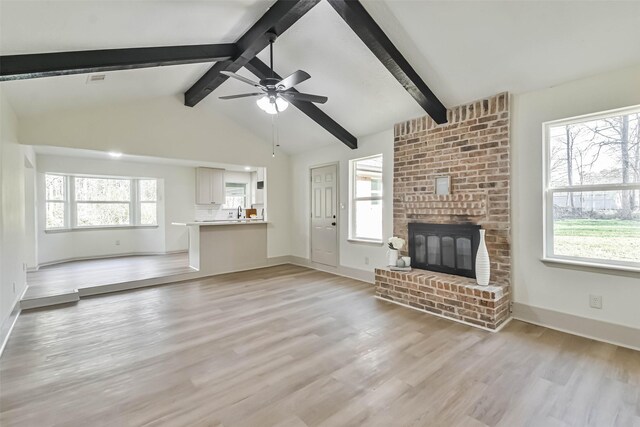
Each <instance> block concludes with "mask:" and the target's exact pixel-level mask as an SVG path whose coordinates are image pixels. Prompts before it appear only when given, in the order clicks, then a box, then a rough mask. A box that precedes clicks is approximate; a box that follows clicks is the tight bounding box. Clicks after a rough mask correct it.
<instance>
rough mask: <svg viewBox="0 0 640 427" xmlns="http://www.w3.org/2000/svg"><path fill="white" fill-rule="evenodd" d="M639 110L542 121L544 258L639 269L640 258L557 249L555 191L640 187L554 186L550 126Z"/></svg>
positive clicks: (638, 185) (635, 186) (635, 185)
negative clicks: (558, 251)
mask: <svg viewBox="0 0 640 427" xmlns="http://www.w3.org/2000/svg"><path fill="white" fill-rule="evenodd" d="M634 113H640V105H634V106H631V107H624V108H618V109H614V110H608V111H602V112H597V113H591V114H585V115H581V116H574V117H570V118H566V119H559V120H552V121H547V122H544V123H542V139H543V141H542V168H543V169H542V227H543V239H542V240H543V242H542V251H543V253H542V261H544V262H551V263H559V264H568V265H573V266H578V267H581V266H582V267H592V268H602V269H612V270H623V271H632V272H640V262H632V261H620V260H607V259H602V258H587V257H574V256H567V255H557V254H555V253H554V237H555V235H554V221H553V196H554V194H555V193H580V192H596V191H621V190H640V182H638V183H619V184H589V185H580V184H575V185H571V186H568V185H565V186H557V187H554V186H552V184H551V167H550V160H551V158H550V157H551V131H550V130H551V128H552V127H558V126H566V125H571V124H578V123H584V122H588V121H592V120H598V119H604V118H610V117H618V116H622V115H628V114H634Z"/></svg>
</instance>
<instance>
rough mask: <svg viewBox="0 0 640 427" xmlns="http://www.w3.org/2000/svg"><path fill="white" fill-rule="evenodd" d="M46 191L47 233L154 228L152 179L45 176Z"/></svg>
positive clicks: (155, 202)
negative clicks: (136, 227) (104, 228)
mask: <svg viewBox="0 0 640 427" xmlns="http://www.w3.org/2000/svg"><path fill="white" fill-rule="evenodd" d="M45 192H46V214H45V215H46V229H47V230H55V229H76V228H96V227H127V226H141V225H157V180H155V179H132V178H120V177H118V178H113V177H108V178H107V177H94V176H73V175H55V174H46V175H45ZM67 195H68V196H67Z"/></svg>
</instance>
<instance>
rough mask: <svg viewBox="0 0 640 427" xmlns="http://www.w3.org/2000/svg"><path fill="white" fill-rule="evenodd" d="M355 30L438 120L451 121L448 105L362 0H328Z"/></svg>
mask: <svg viewBox="0 0 640 427" xmlns="http://www.w3.org/2000/svg"><path fill="white" fill-rule="evenodd" d="M328 1H329V4H330V5H331V6H332V7H333V8H334V9H335V11H336V12H338V14H339V15H340V16H341V17H342V19H343V20H344V21H345V22H346V23H347V25H349V27H351V29H352V30H353V32H354V33H356V35H357V36H358V37H359V38H360V40H362V41H363V42H364V44H365V45H367V47H368V48H369V50H371V52H372V53H373V54H374V55H375V56H376V57H377V58H378V59H379V60H380V62H382V64H383V65H384V66H385V67H386V68H387V69H388V70H389V71H390V72H391V74H393V76H394V77H395V78H396V79H397V80H398V82H399V83H400V84H401V85H402V87H404V88H405V89H406V90H407V92H409V93H410V94H411V96H412V97H413V98H414V99H415V100H416V101H417V102H418V104H420V106H421V107H422V108H423V109H424V110H425V111H426V112H427V114H429V116H431V118H432V119H433V120H435V121H436V123H439V124H442V123H446V122H447V108H446V107H445V106H444V105H443V104H442V102H440V100H439V99H438V98H437V97H436V95H435V94H434V93H433V92H432V91H431V89H429V87H428V86H427V84H426V83H425V82H424V81H423V80H422V78H420V76H419V75H418V73H417V72H416V71H415V70H414V69H413V67H412V66H411V65H410V64H409V62H408V61H407V60H406V59H405V58H404V56H402V54H401V53H400V51H399V50H398V49H397V48H396V47H395V45H394V44H393V43H392V42H391V40H389V37H387V35H386V34H385V33H384V31H383V30H382V28H380V26H379V25H378V24H377V23H376V21H375V20H374V19H373V17H371V15H369V13H368V12H367V11H366V9H365V8H364V6H363V5H362V4H361V3H360V2H359V1H358V0H328Z"/></svg>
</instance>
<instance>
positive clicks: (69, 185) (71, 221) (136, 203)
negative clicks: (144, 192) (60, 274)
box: [44, 172, 160, 233]
mask: <svg viewBox="0 0 640 427" xmlns="http://www.w3.org/2000/svg"><path fill="white" fill-rule="evenodd" d="M44 175H45V176H46V175H57V176H62V177H64V179H65V199H64V204H65V207H64V227H56V228H46V217H45V229H44V232H45V233H61V232H62V233H64V232H69V231H81V230H114V229H131V228H158V226H159V225H158V223H157V221H158V200H159V196H158V191H159V190H160V182H159V179H158V178H147V177H135V178H134V177H126V176H109V175H85V174H64V173H57V172H45V173H44ZM75 178H95V179H117V180H128V181H129V182H130V184H129V185H130V189H131V197H130V199H129V201H128V202H127V201H126V200H123V201H111V200H110V201H101V200H96V201H94V200H80V201H78V200H76V194H75ZM145 180H154V181H156V199H155V201H152V200H145V201H142V200H140V194H139V193H140V181H145ZM44 191H45V194H46V191H47V189H46V180H45V189H44ZM48 201H49V200H45V206H46V203H47V202H48ZM51 201H52V202H59V201H58V200H51ZM78 203H91V204H125V203H126V204H128V205H129V224H116V225H86V226H82V225H77V209H78V208H77V206H78ZM142 203H155V204H156V224H141V219H142V218H141V212H140V211H141V209H139V207H140V205H141V204H142ZM45 216H46V209H45Z"/></svg>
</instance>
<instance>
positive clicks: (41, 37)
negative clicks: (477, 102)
mask: <svg viewBox="0 0 640 427" xmlns="http://www.w3.org/2000/svg"><path fill="white" fill-rule="evenodd" d="M272 4H273V1H260V0H229V1H219V0H218V1H178V0H176V1H155V0H145V1H133V2H113V1H104V0H80V1H78V0H73V1H71V0H69V1H68V0H59V1H23V0H18V1H11V0H0V28H1V29H0V53H1V54H2V55H7V54H23V53H37V52H54V51H67V50H87V49H109V48H127V47H144V46H171V45H187V44H204V43H229V42H234V41H236V40H237V38H238V37H240V36H241V35H242V34H243V33H244V32H245V31H246V30H247V29H248V28H250V27H251V26H252V25H253V23H254V22H255V21H257V20H258V18H259V17H260V16H262V14H263V13H264V12H265V11H266V10H267V9H268V8H269V7H270V6H271V5H272ZM363 4H364V5H365V7H366V9H367V10H368V12H369V13H370V14H371V15H372V16H373V17H374V18H375V20H376V22H377V23H378V24H379V25H380V26H381V27H382V28H383V29H384V30H385V32H386V33H387V35H388V36H389V38H390V39H391V40H392V41H393V42H394V44H395V45H396V47H398V49H399V50H400V51H401V52H402V53H403V55H404V56H405V58H407V59H408V61H409V62H410V63H411V65H413V67H414V68H415V69H416V71H417V72H418V73H419V74H420V76H421V77H422V79H423V80H424V81H425V82H426V83H427V84H428V85H429V87H430V88H431V89H432V90H433V91H434V92H435V94H436V95H437V96H438V97H439V98H440V100H441V101H442V102H443V103H444V104H445V105H447V106H453V105H456V104H460V103H463V102H467V101H471V100H473V99H477V98H480V97H484V96H488V95H492V94H494V93H497V92H500V91H504V90H508V91H511V92H515V93H518V92H524V91H529V90H534V89H539V88H544V87H548V86H553V85H556V84H559V83H563V82H566V81H570V80H574V79H577V78H581V77H586V76H589V75H593V74H597V73H600V72H604V71H607V70H613V69H618V68H623V67H626V66H631V65H634V64H637V63H640V47H638V46H639V45H638V43H637V40H640V25H637V17H638V16H640V2H624V1H620V2H615V1H608V2H589V1H583V2H577V1H551V2H538V1H517V2H514V1H467V2H465V1H425V2H418V1H415V0H389V1H371V0H369V1H366V0H365V1H363ZM258 56H259V58H261V59H262V60H263V61H264V62H268V52H267V51H266V50H265V51H263V52H262V53H261V54H259V55H258ZM211 65H212V64H191V65H178V66H167V67H161V68H148V69H140V70H126V71H113V72H107V73H106V74H107V78H106V81H105V82H104V83H100V84H86V79H87V76H86V75H71V76H60V77H48V78H41V79H33V80H22V81H12V82H3V83H0V84H1V85H2V90H3V91H4V92H5V93H7V94H8V96H9V99H10V101H11V103H12V105H13V106H14V108H15V109H16V111H17V113H18V115H33V114H40V113H45V112H47V111H51V110H57V109H73V108H87V107H91V106H94V105H96V106H97V105H105V104H118V103H127V102H132V101H135V100H139V99H147V98H155V97H160V96H175V97H179V98H180V99H181V98H182V94H183V93H184V91H185V90H186V89H188V88H189V87H190V86H191V85H192V84H193V83H194V82H195V81H196V80H197V79H198V78H199V77H200V76H201V75H202V74H204V72H206V70H208V69H209V68H210V67H211ZM275 69H276V71H277V72H278V73H279V74H280V75H287V74H289V73H291V72H293V71H295V70H297V69H302V70H305V71H307V72H309V74H311V76H312V77H311V79H310V80H308V81H306V82H304V83H302V84H300V86H299V87H298V89H299V90H301V91H304V92H309V93H314V94H320V95H326V96H328V97H329V101H328V102H327V103H326V104H324V105H322V106H320V108H321V109H322V110H323V111H325V112H326V113H328V114H329V115H330V116H331V117H332V118H333V119H334V120H335V121H337V122H338V123H340V124H341V125H342V126H344V127H345V128H346V129H347V130H348V131H350V132H351V133H352V134H354V135H355V136H363V135H367V134H371V133H375V132H379V131H381V130H384V129H388V128H390V127H391V126H392V125H393V124H394V123H395V122H398V121H402V120H406V119H408V118H411V117H415V116H419V115H423V114H424V110H422V108H420V106H419V105H418V104H417V103H416V102H415V100H414V99H413V98H412V97H411V96H410V95H409V94H408V93H407V92H406V91H405V90H404V89H403V88H402V87H401V86H400V84H399V83H398V82H397V81H396V80H395V78H394V77H393V76H392V75H391V74H390V73H389V72H388V70H387V69H385V67H384V66H383V65H382V64H381V63H380V62H379V61H378V60H377V58H376V57H375V56H374V55H373V54H372V53H371V52H370V51H369V50H368V49H367V47H366V46H365V45H364V43H363V42H362V41H361V40H360V39H359V38H358V37H357V36H356V35H355V34H354V33H353V32H352V31H351V29H350V28H349V27H348V26H347V24H346V23H345V22H344V21H343V20H342V19H341V18H340V17H339V15H338V14H337V13H336V12H335V11H334V10H333V9H332V8H331V6H330V5H329V4H328V3H327V2H326V1H321V2H320V4H318V5H317V6H316V7H314V8H313V9H312V10H311V11H310V12H308V13H307V14H306V15H305V16H303V17H302V18H301V19H300V20H299V21H298V22H297V23H295V24H294V25H293V26H292V27H291V28H290V29H289V30H287V31H286V32H285V33H284V34H283V35H282V36H281V37H280V38H279V39H278V40H277V41H276V44H275ZM239 74H242V75H245V76H247V77H251V78H254V76H252V75H251V74H250V73H249V72H248V71H246V70H244V69H243V70H241V71H240V72H239ZM247 88H249V87H248V86H245V85H243V84H242V83H240V82H237V81H233V80H231V79H230V80H228V81H226V82H225V83H223V85H222V86H221V87H220V88H219V89H217V90H216V91H215V92H214V93H213V94H212V95H210V96H208V97H207V98H205V99H204V100H203V101H202V102H201V103H199V104H198V105H197V106H195V107H194V108H202V109H207V110H210V111H211V112H212V114H221V115H224V116H226V117H228V118H229V119H230V120H233V121H235V122H237V123H239V124H241V125H242V126H244V127H246V128H248V129H249V130H251V131H253V132H254V133H256V134H258V135H264V136H265V139H267V140H268V139H269V137H270V135H271V133H270V132H271V128H270V126H271V122H270V120H271V117H270V116H267V115H266V114H264V113H263V112H262V111H261V110H259V109H258V108H257V106H256V105H255V101H254V100H252V99H240V100H233V101H223V100H219V99H218V96H223V95H229V94H235V93H244V92H246V91H247ZM249 89H250V88H249ZM184 108H189V107H184ZM279 129H280V138H281V143H282V146H283V148H284V149H285V150H286V151H289V152H295V151H300V150H305V149H309V148H312V147H318V146H322V145H326V144H333V143H338V142H337V140H336V139H335V138H334V137H332V136H331V135H330V134H328V133H327V132H326V131H325V130H324V129H322V128H321V127H320V126H319V125H317V124H316V123H314V122H313V121H311V120H310V119H309V118H308V117H306V116H305V115H304V114H302V113H301V112H300V111H298V110H296V109H295V108H293V107H291V108H289V109H288V110H287V111H285V112H284V113H283V114H281V120H280V125H279ZM345 149H346V147H345Z"/></svg>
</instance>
